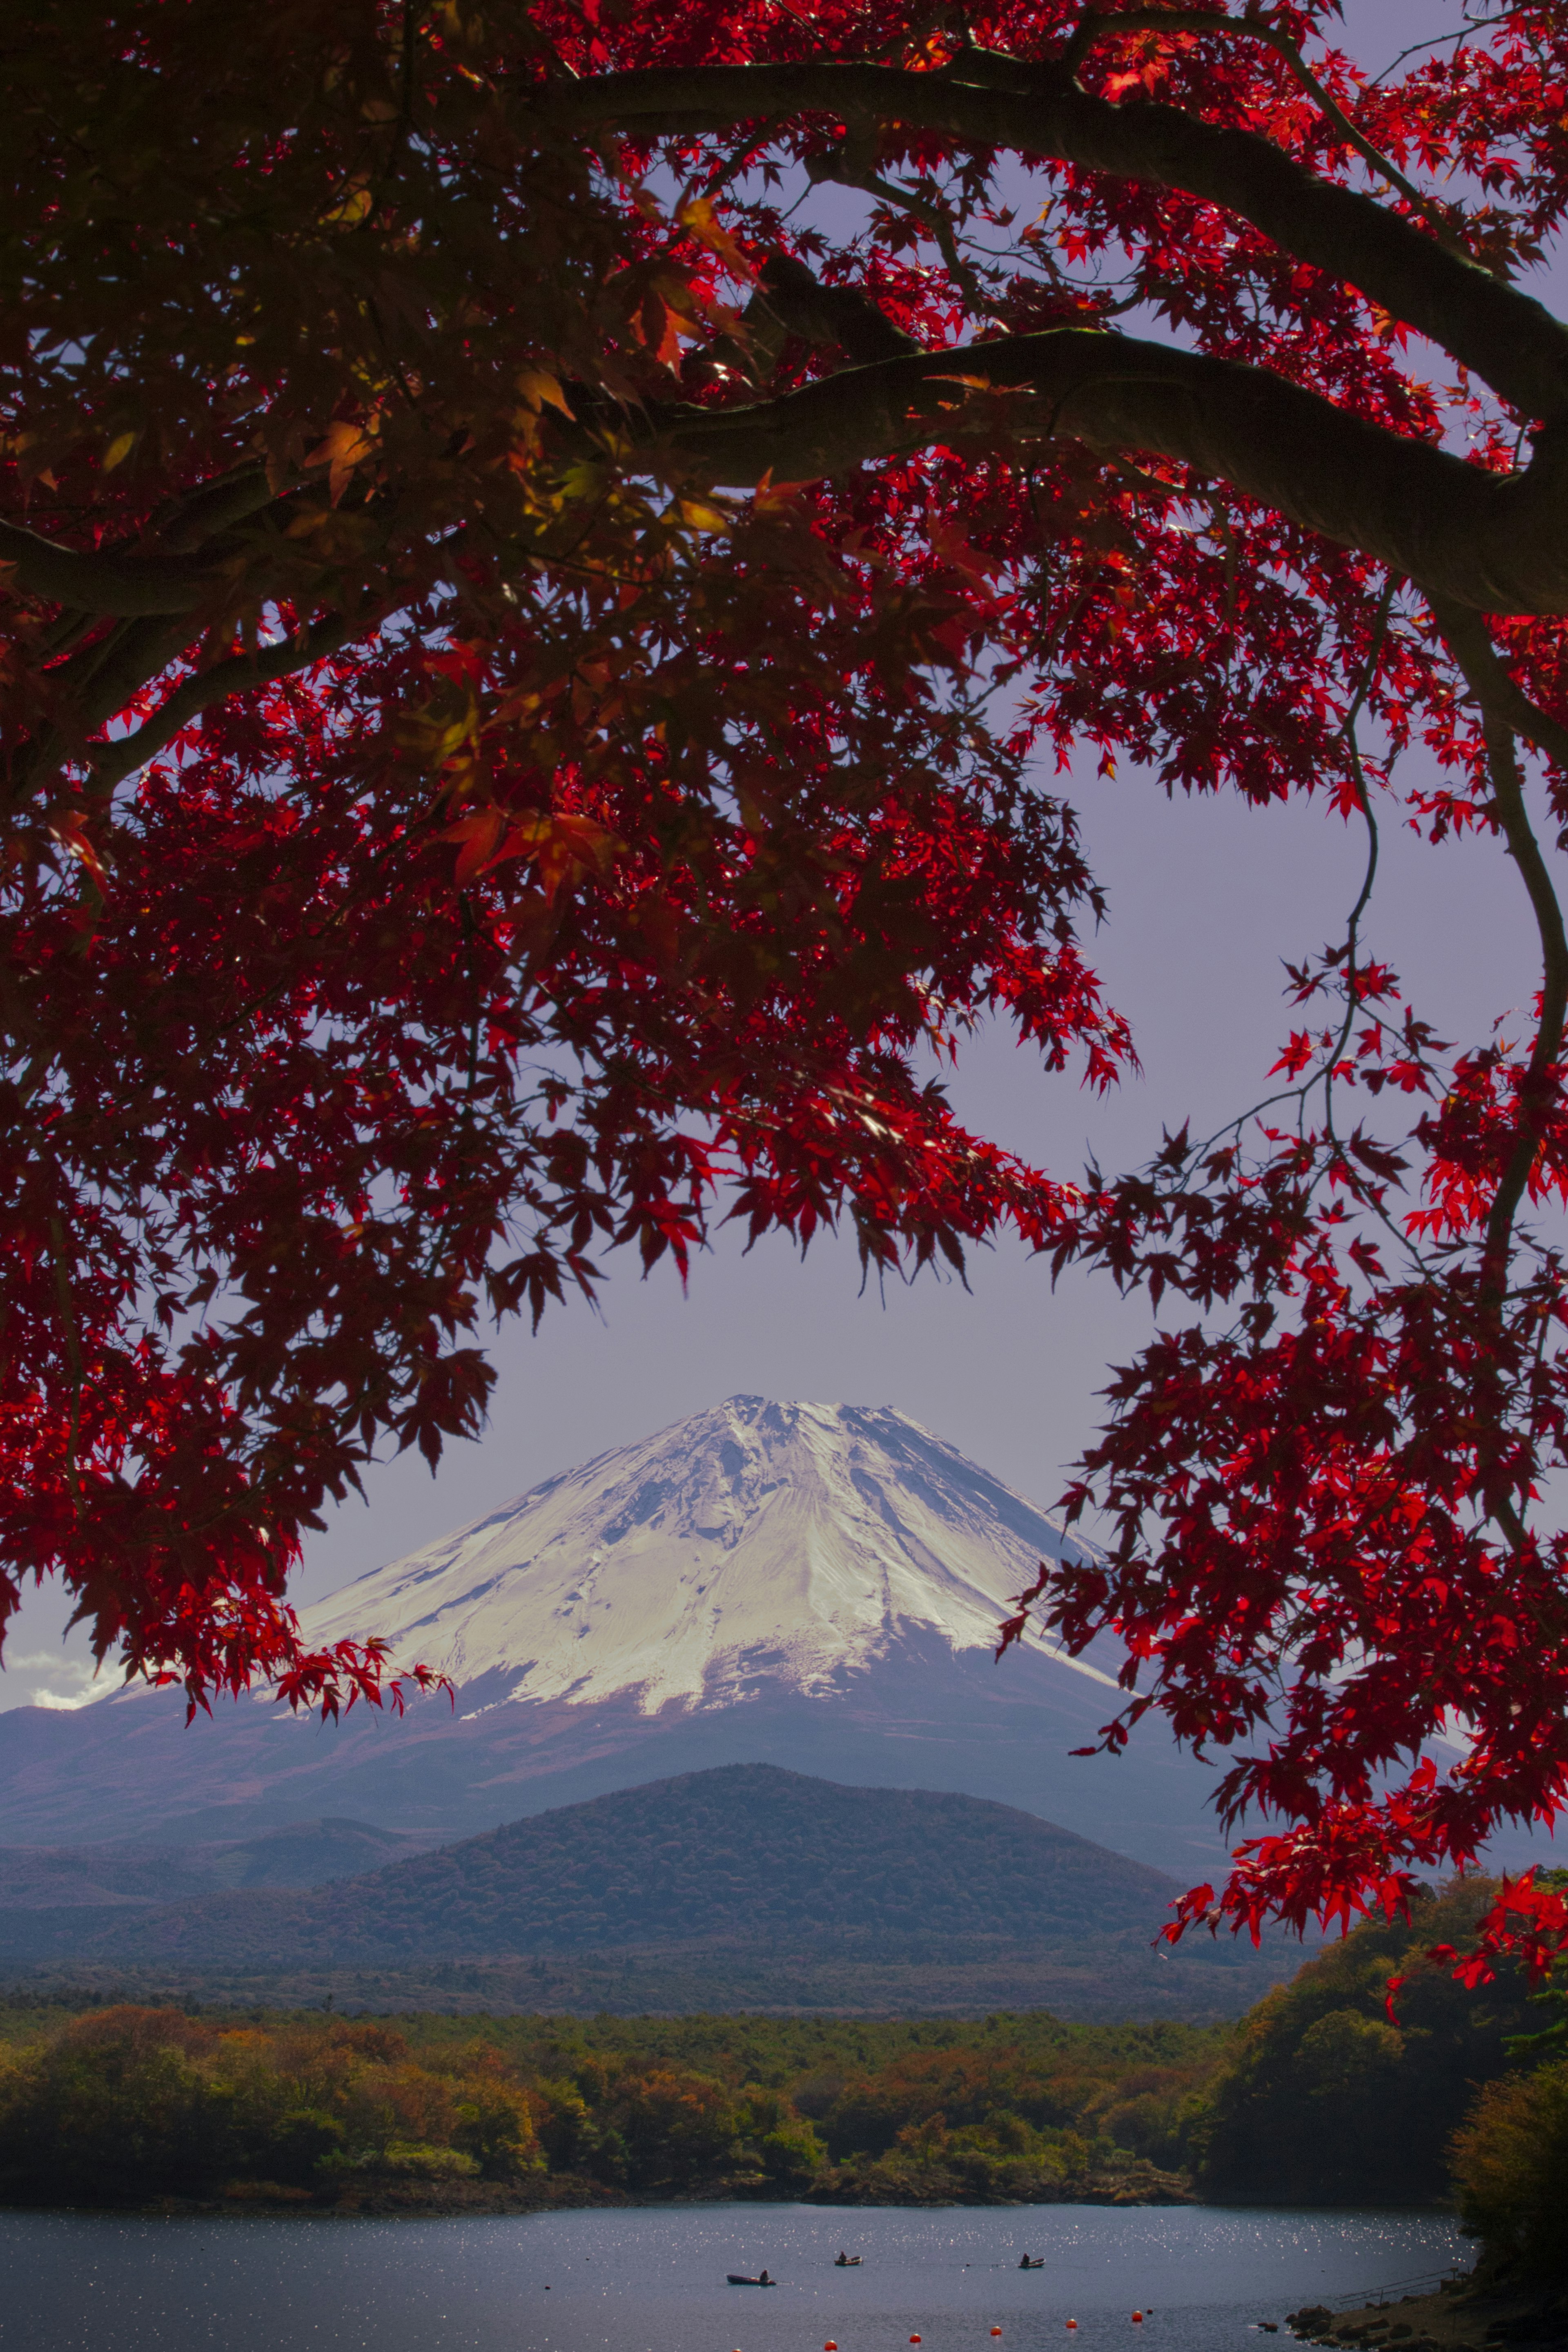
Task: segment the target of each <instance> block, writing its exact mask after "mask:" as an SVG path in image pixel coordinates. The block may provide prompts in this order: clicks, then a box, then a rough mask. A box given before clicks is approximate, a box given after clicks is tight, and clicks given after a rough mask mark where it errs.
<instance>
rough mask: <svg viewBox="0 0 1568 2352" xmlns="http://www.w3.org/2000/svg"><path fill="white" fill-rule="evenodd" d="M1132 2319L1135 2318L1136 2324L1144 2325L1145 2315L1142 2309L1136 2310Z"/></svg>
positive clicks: (1134, 2322)
mask: <svg viewBox="0 0 1568 2352" xmlns="http://www.w3.org/2000/svg"><path fill="white" fill-rule="evenodd" d="M1132 2319H1133V2324H1134V2326H1139V2327H1142V2325H1143V2315H1142V2312H1141V2311H1135V2312H1134V2313H1133V2315H1132Z"/></svg>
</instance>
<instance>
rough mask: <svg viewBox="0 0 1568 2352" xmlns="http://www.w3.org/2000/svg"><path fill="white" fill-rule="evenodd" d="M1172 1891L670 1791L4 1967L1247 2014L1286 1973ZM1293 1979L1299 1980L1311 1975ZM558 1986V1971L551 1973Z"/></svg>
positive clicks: (806, 1806)
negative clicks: (643, 1974) (1103, 1996)
mask: <svg viewBox="0 0 1568 2352" xmlns="http://www.w3.org/2000/svg"><path fill="white" fill-rule="evenodd" d="M1179 1891H1180V1887H1179V1884H1178V1882H1177V1881H1176V1880H1174V1879H1173V1878H1171V1877H1170V1876H1168V1875H1167V1874H1164V1873H1162V1872H1160V1871H1157V1870H1153V1869H1151V1868H1149V1867H1147V1866H1146V1865H1144V1864H1139V1863H1135V1862H1132V1861H1130V1860H1128V1859H1127V1858H1126V1857H1125V1856H1122V1855H1119V1854H1115V1853H1110V1852H1109V1851H1108V1850H1107V1849H1105V1848H1103V1847H1100V1846H1098V1845H1095V1844H1094V1843H1091V1842H1090V1841H1089V1840H1086V1839H1082V1838H1079V1837H1077V1836H1074V1835H1073V1834H1072V1833H1071V1832H1067V1831H1064V1830H1062V1829H1060V1828H1059V1827H1058V1826H1057V1825H1055V1824H1053V1823H1050V1822H1042V1821H1039V1820H1037V1818H1036V1817H1035V1816H1034V1815H1032V1814H1028V1813H1024V1812H1021V1811H1018V1810H1017V1809H1016V1808H1015V1807H1009V1806H1005V1805H1001V1804H996V1803H993V1802H988V1801H984V1800H980V1799H975V1798H971V1797H965V1796H961V1795H955V1794H952V1793H951V1792H943V1791H931V1790H887V1789H855V1788H846V1787H843V1786H841V1785H839V1784H837V1783H834V1782H830V1781H826V1780H821V1779H818V1778H816V1777H813V1776H808V1775H805V1774H801V1773H797V1772H790V1771H785V1770H784V1769H780V1768H777V1767H774V1766H770V1765H732V1766H728V1767H723V1768H720V1769H714V1770H711V1771H708V1772H701V1773H690V1774H683V1775H679V1776H677V1777H676V1778H673V1779H671V1780H663V1781H658V1782H655V1783H652V1784H650V1785H647V1786H645V1787H643V1788H641V1789H635V1790H624V1791H621V1792H619V1793H617V1794H616V1795H613V1796H605V1797H602V1798H599V1799H595V1800H593V1801H589V1802H587V1803H584V1804H580V1805H575V1806H569V1807H563V1808H560V1809H557V1810H555V1811H550V1812H546V1813H542V1814H537V1815H533V1816H531V1817H530V1818H528V1819H526V1820H523V1821H521V1822H513V1823H510V1824H507V1825H505V1826H503V1827H502V1828H500V1829H498V1830H495V1831H491V1832H487V1833H486V1834H484V1835H482V1836H479V1837H477V1838H472V1839H468V1840H465V1841H463V1842H462V1843H459V1844H457V1845H454V1846H448V1847H445V1848H441V1849H439V1850H437V1851H436V1852H434V1853H426V1854H422V1855H417V1856H413V1857H409V1858H407V1859H403V1860H399V1861H396V1862H393V1863H390V1864H384V1865H383V1866H382V1867H381V1868H379V1869H377V1870H374V1871H372V1872H369V1873H367V1874H364V1875H363V1876H361V1877H358V1878H354V1879H350V1880H343V1881H339V1882H337V1883H336V1884H334V1885H331V1886H327V1887H323V1888H321V1889H319V1890H317V1891H316V1892H314V1893H310V1894H294V1893H285V1892H282V1891H278V1890H262V1889H249V1890H236V1891H231V1892H227V1893H224V1894H214V1895H204V1896H201V1897H199V1898H197V1899H195V1900H194V1901H185V1902H180V1903H175V1904H173V1905H169V1906H163V1907H161V1908H158V1909H155V1910H152V1911H145V1910H143V1911H136V1912H132V1911H130V1910H128V1909H127V1908H126V1907H125V1906H117V1907H116V1908H114V1909H112V1910H110V1911H107V1912H100V1913H98V1914H96V1915H89V1916H84V1914H83V1913H82V1912H81V1911H80V1910H78V1911H77V1912H76V1913H75V1914H74V1915H72V1916H70V1917H68V1918H64V1919H62V1918H61V1917H60V1916H59V1915H58V1914H53V1915H51V1914H47V1913H43V1912H37V1913H33V1914H30V1915H20V1914H15V1913H13V1914H11V1915H9V1916H6V1917H5V1919H4V1920H3V1922H0V1959H8V1960H11V1961H13V1962H15V1961H17V1960H24V1961H27V1962H31V1963H37V1962H39V1961H42V1960H47V1959H49V1958H69V1959H70V1960H71V1961H72V1962H73V1963H75V1964H76V1965H78V1966H80V1965H84V1964H88V1963H98V1964H104V1963H117V1964H121V1965H123V1966H126V1967H130V1968H133V1969H134V1968H141V1969H146V1968H148V1967H154V1968H162V1969H172V1970H174V1971H179V1972H184V1975H185V1976H186V1977H187V1978H189V1977H190V1976H191V1975H192V1973H193V1972H195V1974H196V1975H198V1976H199V1975H201V1974H203V1973H205V1972H211V1971H213V1970H227V1971H230V1972H232V1971H234V1970H236V1969H241V1970H246V1971H250V1972H253V1973H254V1972H257V1971H272V1972H275V1973H276V1972H289V1973H292V1974H294V1975H298V1974H299V1973H300V1972H301V1971H305V1970H317V1971H320V1970H322V1969H330V1970H339V1971H341V1970H342V1969H352V1968H354V1967H363V1966H370V1965H374V1967H376V1968H377V1969H398V1970H404V1971H406V1970H408V1969H417V1968H421V1967H426V1968H427V1967H428V1966H429V1965H430V1964H431V1963H434V1962H441V1961H449V1962H458V1963H465V1964H472V1963H475V1962H480V1963H491V1964H493V1963H498V1962H504V1963H509V1964H511V1965H513V1966H514V1967H517V1966H526V1965H527V1964H530V1963H534V1964H549V1965H550V1967H556V1966H558V1965H559V1964H561V1963H570V1962H572V1961H573V1960H574V1959H580V1960H589V1961H592V1962H595V1963H597V1964H599V1965H600V1966H601V1967H602V1966H603V1965H604V1964H605V1961H606V1960H607V1959H609V1958H611V1956H614V1958H615V1959H616V1964H617V1965H618V1966H621V1967H623V1968H626V1969H644V1970H646V1969H647V1968H649V1967H650V1966H651V1967H652V1968H654V1969H656V1970H660V1969H662V1971H663V1972H664V1975H665V1977H666V1978H668V1976H669V1973H670V1971H671V1969H672V1968H675V1969H678V1970H683V1971H684V1973H685V1976H686V1978H687V1979H688V1980H689V1984H690V1986H691V1987H692V1991H691V1992H690V1994H689V1999H691V2000H695V2001H696V2002H697V2003H698V2005H706V2004H705V2000H704V1997H703V1987H704V1984H705V1982H711V1981H712V1980H713V1979H714V1977H715V1975H719V1976H723V1975H724V1974H725V1973H726V1972H727V1973H728V1974H729V1975H730V1976H731V1977H732V1976H733V1975H734V1973H735V1971H736V1970H737V1969H741V1970H742V1973H743V1972H744V1970H745V1969H747V1968H748V1967H749V1968H751V1969H752V1971H753V1973H754V1972H755V1970H756V1969H757V1967H758V1964H759V1963H761V1964H763V1971H764V1976H765V1975H766V1972H767V1971H768V1970H772V1971H773V1974H774V1975H778V1973H779V1972H780V1971H784V1972H786V1973H787V1972H788V1971H789V1970H790V1969H795V1971H796V1972H797V1974H798V1972H800V1971H801V1970H802V1969H805V1970H806V1972H807V1973H808V1974H809V1972H810V1971H811V1970H816V1971H817V1972H818V1973H819V1974H820V1972H821V1971H822V1970H823V1969H829V1970H830V1971H832V1972H835V1973H836V1975H837V1979H838V1980H839V1981H840V1982H841V1984H842V1985H844V1986H845V1987H847V1989H848V1992H849V1994H850V1995H852V1994H853V1991H854V1988H855V1986H856V1985H857V1983H858V1982H863V1981H865V1980H866V1979H867V1976H868V1972H869V1975H870V1976H871V1978H873V1979H877V1978H881V1979H886V1978H887V1977H888V1976H889V1974H890V1973H891V1972H894V1971H903V1972H904V1973H905V1974H906V1975H907V1974H908V1973H909V1972H910V1971H911V1970H913V1971H916V1972H917V1973H918V1972H919V1971H920V1970H921V1969H925V1970H927V1971H930V1970H931V1969H940V1968H943V1967H945V1968H946V1969H949V1970H950V1971H951V1970H952V1969H958V1970H961V1971H962V1970H964V1969H968V1970H970V1971H971V1972H973V1970H974V1969H976V1968H979V1969H982V1970H984V1969H987V1968H989V1969H991V1970H992V1971H993V1973H994V1971H995V1969H997V1967H998V1966H999V1965H1000V1966H1002V1967H1003V1969H1004V1972H1005V1969H1006V1968H1007V1966H1008V1965H1011V1967H1012V1969H1013V1972H1014V1974H1015V1975H1016V1974H1018V1972H1019V1969H1020V1967H1021V1966H1022V1965H1026V1966H1027V1967H1028V1968H1031V1969H1035V1970H1036V1971H1037V1970H1038V1969H1040V1968H1041V1967H1042V1965H1044V1966H1048V1967H1049V1968H1050V1969H1054V1971H1055V1974H1056V1977H1057V1979H1058V1980H1059V1981H1060V1982H1061V1983H1062V1984H1063V1985H1064V1986H1065V1987H1066V1989H1067V1991H1068V1995H1069V1997H1070V1996H1071V1995H1072V1993H1073V1992H1074V1990H1075V1988H1076V1990H1077V1992H1078V1994H1079V1997H1080V1999H1081V1998H1085V1997H1087V1998H1089V1999H1091V2000H1092V1999H1093V1998H1094V1991H1093V1986H1094V1983H1095V1980H1097V1979H1103V1978H1104V1977H1105V1976H1106V1975H1107V1974H1108V1972H1109V1973H1110V1974H1111V1975H1113V1976H1114V1977H1115V1979H1116V1980H1117V1981H1118V1983H1119V1984H1120V1985H1121V1987H1122V1988H1123V1997H1124V1998H1131V1999H1134V2000H1137V1999H1140V1998H1142V2000H1144V2001H1145V2003H1148V2002H1150V2001H1152V2003H1153V2005H1154V2006H1155V2007H1156V2008H1157V2009H1160V2010H1162V2011H1163V2012H1164V2013H1167V2014H1182V2013H1184V2002H1186V2003H1191V2002H1195V2003H1196V2004H1197V2005H1198V2007H1199V2008H1200V2009H1201V2010H1202V2011H1203V2012H1204V2013H1208V2014H1213V2013H1219V2014H1232V2013H1235V2011H1237V2010H1238V2009H1240V2008H1244V2007H1245V2006H1246V2005H1247V2002H1248V2001H1249V2000H1255V1999H1257V1998H1258V1996H1259V1995H1260V1993H1261V1992H1263V1991H1264V1990H1267V1989H1268V1985H1269V1984H1271V1983H1272V1982H1274V1981H1276V1980H1278V1979H1279V1977H1280V1976H1281V1975H1283V1974H1286V1973H1289V1967H1290V1966H1292V1965H1294V1961H1293V1959H1292V1960H1289V1961H1287V1960H1285V1959H1283V1958H1277V1957H1276V1955H1275V1954H1274V1952H1273V1951H1272V1949H1271V1950H1270V1951H1269V1952H1267V1953H1265V1954H1262V1955H1255V1954H1253V1953H1252V1951H1251V1949H1250V1948H1245V1949H1242V1948H1233V1947H1229V1946H1226V1947H1220V1948H1215V1949H1214V1950H1212V1951H1211V1950H1210V1949H1208V1948H1206V1947H1200V1948H1197V1949H1195V1950H1194V1951H1190V1952H1189V1951H1184V1952H1183V1953H1182V1954H1181V1956H1180V1964H1179V1965H1177V1966H1174V1973H1173V1963H1172V1962H1171V1961H1170V1960H1169V1958H1166V1959H1161V1958H1159V1957H1158V1956H1157V1954H1156V1952H1155V1951H1154V1949H1153V1938H1154V1937H1155V1935H1156V1933H1157V1930H1158V1927H1159V1926H1160V1924H1161V1921H1162V1919H1163V1916H1165V1912H1166V1908H1167V1906H1168V1905H1169V1903H1170V1902H1171V1900H1172V1898H1173V1896H1174V1895H1176V1894H1177V1893H1178V1892H1179ZM1298 1957H1299V1956H1298ZM547 1972H548V1971H547Z"/></svg>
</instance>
